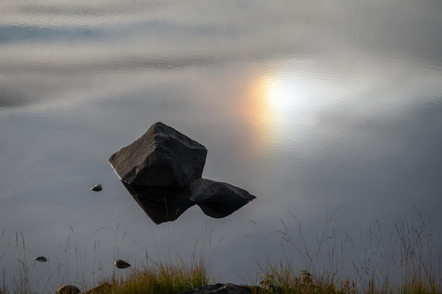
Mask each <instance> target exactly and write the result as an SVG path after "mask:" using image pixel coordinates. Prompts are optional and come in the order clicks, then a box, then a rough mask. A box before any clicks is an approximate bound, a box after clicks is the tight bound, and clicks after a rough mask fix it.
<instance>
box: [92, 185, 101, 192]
mask: <svg viewBox="0 0 442 294" xmlns="http://www.w3.org/2000/svg"><path fill="white" fill-rule="evenodd" d="M91 190H92V191H95V192H99V191H101V190H103V186H102V185H101V184H97V185H95V186H93V187H92V188H91Z"/></svg>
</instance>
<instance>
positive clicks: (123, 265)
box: [114, 259, 131, 268]
mask: <svg viewBox="0 0 442 294" xmlns="http://www.w3.org/2000/svg"><path fill="white" fill-rule="evenodd" d="M114 264H115V266H116V267H118V268H128V267H130V266H131V265H130V264H129V263H128V262H126V261H124V260H122V259H117V260H115V261H114Z"/></svg>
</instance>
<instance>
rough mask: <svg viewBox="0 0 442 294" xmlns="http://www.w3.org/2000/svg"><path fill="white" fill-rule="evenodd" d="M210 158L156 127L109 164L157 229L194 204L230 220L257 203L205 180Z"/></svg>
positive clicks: (194, 144)
mask: <svg viewBox="0 0 442 294" xmlns="http://www.w3.org/2000/svg"><path fill="white" fill-rule="evenodd" d="M206 156H207V149H206V148H205V147H204V146H203V145H201V144H199V143H198V142H196V141H193V140H192V139H190V138H189V137H187V136H185V135H183V134H181V133H180V132H178V131H176V130H175V129H173V128H171V127H169V126H167V125H165V124H163V123H160V122H157V123H154V124H153V125H152V126H151V127H150V128H149V130H147V132H146V133H145V134H144V135H143V136H142V137H141V138H139V139H138V140H136V141H135V142H133V143H132V144H131V145H129V146H127V147H124V148H122V149H121V150H120V151H118V152H117V153H115V154H113V155H112V156H111V157H110V158H109V163H110V164H111V166H112V167H113V168H114V170H115V172H116V173H117V175H118V176H119V177H120V179H121V181H122V182H123V184H124V186H125V187H126V188H127V190H128V191H129V193H130V194H131V195H132V197H133V198H134V199H135V201H137V203H138V204H139V205H140V206H141V208H142V209H143V210H144V211H145V212H146V214H147V215H148V216H149V217H150V218H151V219H152V220H153V221H154V222H155V223H156V224H160V223H163V222H168V221H174V220H176V219H177V218H178V217H179V216H180V215H182V214H183V213H184V211H186V210H187V209H188V208H189V207H191V206H193V205H195V204H197V205H198V206H199V207H200V208H201V209H202V210H203V212H204V213H205V214H206V215H209V216H211V217H215V218H221V217H226V216H228V215H229V214H231V213H233V212H234V211H236V210H238V209H239V208H241V207H242V206H244V205H245V204H247V203H248V202H249V201H251V200H253V199H255V198H256V197H255V196H253V195H251V194H250V193H249V192H247V191H246V190H243V189H241V188H238V187H235V186H233V185H230V184H227V183H222V182H216V181H212V180H207V179H202V178H201V175H202V172H203V168H204V164H205V162H206Z"/></svg>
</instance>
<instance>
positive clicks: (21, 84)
mask: <svg viewBox="0 0 442 294" xmlns="http://www.w3.org/2000/svg"><path fill="white" fill-rule="evenodd" d="M441 14H442V5H441V4H440V2H438V1H418V2H417V1H407V0H406V1H405V2H404V1H403V0H401V1H393V0H392V1H387V2H385V1H370V2H369V3H368V2H367V1H356V2H353V3H347V2H344V1H338V2H335V3H334V4H333V5H332V4H330V3H326V2H324V3H321V4H318V3H314V4H313V3H310V2H304V1H291V0H290V1H282V2H280V3H279V4H278V5H273V4H271V3H269V2H268V1H234V2H230V1H211V2H207V1H196V0H195V1H188V2H186V3H184V2H183V3H181V2H176V1H146V2H144V3H140V2H138V1H129V2H127V1H126V2H124V3H122V2H119V1H111V2H108V1H94V2H90V1H67V2H66V1H65V2H64V3H60V2H59V1H45V3H36V2H35V1H20V2H16V1H2V2H1V3H0V135H1V141H0V187H1V189H0V230H3V228H4V230H3V231H4V233H3V234H2V235H1V236H2V237H1V238H0V277H6V278H5V281H6V282H5V283H6V284H10V283H12V278H13V276H14V275H15V276H17V275H18V274H19V269H20V266H21V265H22V263H20V262H17V259H19V260H21V261H23V260H24V261H26V264H27V265H28V267H29V268H30V272H32V276H31V283H33V284H38V285H37V286H36V289H38V291H47V292H50V291H52V289H53V288H55V286H58V285H59V284H60V283H74V284H75V283H76V284H81V285H84V284H89V285H90V284H93V283H95V282H96V281H98V280H99V279H100V277H103V276H108V275H109V274H111V273H112V271H113V270H115V269H114V267H113V266H112V262H113V260H114V259H115V258H122V259H124V260H127V261H128V262H129V263H131V264H132V265H134V266H135V267H137V266H143V265H145V264H146V263H147V264H148V263H149V262H154V261H156V260H159V259H163V260H164V259H165V260H167V259H172V260H173V259H174V258H175V257H176V256H177V255H178V256H179V257H180V258H187V257H191V256H192V254H193V253H194V252H195V250H199V249H201V247H202V249H201V251H202V252H203V253H204V254H207V256H208V257H209V258H210V260H211V261H212V265H213V269H214V270H215V274H216V275H217V277H218V279H217V280H219V281H231V282H238V281H239V282H244V279H243V278H244V276H247V275H253V273H254V272H256V271H258V270H259V265H258V264H257V260H258V261H260V262H265V261H264V260H261V258H262V257H272V258H274V259H275V260H277V259H279V258H283V257H284V254H286V253H287V252H290V246H287V245H288V244H287V243H286V242H285V241H284V240H283V239H282V238H281V236H280V234H278V233H275V232H277V231H281V230H282V229H283V226H282V223H281V222H283V223H284V224H285V225H286V227H287V228H288V229H289V230H291V231H292V232H294V233H295V232H296V231H297V228H298V224H297V222H296V221H295V220H294V217H293V216H295V217H296V219H297V220H298V221H299V222H301V223H302V226H303V228H304V233H305V235H306V238H307V239H308V240H307V242H308V243H309V244H310V245H312V246H313V245H314V244H315V242H316V238H315V236H316V235H318V234H321V233H322V229H323V227H324V218H325V216H326V211H327V213H328V214H329V215H330V214H331V212H332V211H334V210H335V209H336V208H338V207H339V209H338V210H337V211H336V213H335V214H334V219H333V222H332V224H331V225H332V226H333V228H334V230H335V234H336V237H337V240H338V242H339V241H340V240H344V239H346V236H352V238H353V240H363V238H360V235H361V234H362V232H369V231H370V228H375V227H377V226H378V225H377V224H378V223H380V224H381V227H382V229H383V231H384V235H389V233H390V232H391V231H392V230H394V223H395V222H397V221H398V220H401V219H404V218H405V219H409V220H410V219H419V216H418V214H417V212H416V209H415V207H416V208H417V209H418V210H419V211H420V212H421V213H422V214H423V215H425V216H429V217H431V219H432V223H433V230H434V233H435V234H434V235H435V236H440V233H441V231H442V227H441V225H440V224H442V217H441V214H440V212H439V210H440V208H441V207H442V202H441V198H440V191H441V184H440V178H441V177H442V168H441V167H442V157H441V156H440V150H442V129H441V128H440V126H442V83H441V80H442V67H441V65H442V54H441V52H442V41H441V38H440V27H441V19H442V18H441ZM156 121H162V122H164V123H166V124H168V125H170V126H172V127H174V128H176V129H177V130H179V131H180V132H182V133H184V134H186V135H188V136H189V137H191V138H192V139H194V140H196V141H198V142H200V143H201V144H203V145H205V146H206V147H207V149H208V157H207V162H206V166H205V169H204V174H203V177H205V178H209V179H213V180H217V181H223V182H228V183H231V184H233V185H235V186H239V187H242V188H244V189H246V190H248V191H249V192H250V193H251V194H253V195H256V196H257V197H258V198H257V199H255V200H254V201H252V202H251V203H249V204H248V205H246V206H245V207H243V208H242V209H241V210H239V211H236V212H234V213H233V214H232V215H229V216H228V217H226V218H224V219H221V220H218V219H210V218H208V217H206V216H205V215H204V214H203V213H201V211H200V210H199V209H198V208H196V207H192V208H189V209H188V210H186V212H185V213H183V214H182V215H181V216H180V218H179V219H178V220H177V221H176V222H174V223H164V224H161V225H156V224H154V223H153V222H152V221H151V220H150V219H149V218H148V217H147V216H146V215H145V213H144V212H143V211H142V209H141V208H140V207H139V206H138V205H137V203H136V202H135V201H134V200H133V199H132V197H131V196H130V194H129V193H128V192H127V191H126V190H125V188H124V187H123V186H122V185H121V183H120V182H119V180H118V177H117V176H116V175H115V174H114V172H113V170H112V168H111V167H110V166H109V164H108V163H107V160H108V158H109V156H110V155H111V154H113V153H114V152H116V151H118V150H119V149H120V148H122V147H123V146H126V145H128V144H130V143H131V142H132V141H134V140H135V139H137V138H138V137H139V136H141V135H142V134H143V133H144V132H145V131H146V130H147V128H148V127H149V126H150V125H151V124H152V123H154V122H156ZM97 183H101V184H102V185H103V188H104V189H103V191H101V192H99V193H94V192H91V191H90V190H89V188H90V187H91V186H93V185H95V184H97ZM22 234H23V235H22ZM22 236H23V238H24V241H25V242H24V243H25V248H24V250H22V249H20V248H21V247H23V246H22V245H23V242H22V240H21V238H22ZM195 243H198V246H201V247H198V246H197V248H196V249H195ZM362 243H363V246H361V248H360V249H361V251H363V252H365V253H366V252H371V251H370V250H372V249H373V248H370V247H369V245H366V243H364V242H362ZM367 244H368V243H367ZM366 247H368V249H367V248H366ZM364 250H365V251H364ZM78 252H79V253H78ZM146 252H147V255H148V257H147V260H146ZM3 253H4V254H3ZM365 253H364V254H365ZM78 254H80V255H78ZM37 255H46V256H48V257H49V263H47V264H36V263H34V262H33V261H32V257H34V256H37ZM349 255H351V254H349ZM299 266H300V267H302V266H303V264H301V265H299ZM346 270H347V271H349V272H350V273H351V271H352V267H351V266H350V267H348V268H346ZM39 281H44V282H39ZM0 285H1V284H0Z"/></svg>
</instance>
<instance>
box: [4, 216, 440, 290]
mask: <svg viewBox="0 0 442 294" xmlns="http://www.w3.org/2000/svg"><path fill="white" fill-rule="evenodd" d="M416 211H417V216H418V217H417V219H414V220H413V219H411V220H402V221H399V222H397V223H396V224H395V225H394V229H393V231H392V232H391V233H388V234H384V233H383V231H382V229H381V226H380V224H379V223H377V228H376V229H371V228H370V230H369V231H368V234H367V236H365V237H364V238H360V241H359V244H358V242H355V241H353V240H352V238H351V237H350V236H345V238H342V237H339V236H337V235H336V233H335V230H334V229H333V228H332V227H331V225H330V224H331V223H332V220H333V218H334V214H335V212H336V211H333V213H332V214H331V215H328V213H326V217H325V225H324V229H323V231H322V232H318V234H315V238H316V239H315V241H316V243H315V244H316V245H314V246H312V245H311V244H312V243H311V242H309V240H306V238H305V236H304V232H303V230H302V227H301V225H300V223H299V222H297V220H296V218H295V217H294V216H293V217H294V220H295V222H296V223H297V224H298V225H297V226H296V225H293V224H291V225H290V226H288V225H286V223H284V222H283V221H281V227H282V229H281V230H279V231H277V232H275V233H276V234H279V237H280V240H281V242H282V243H283V244H284V245H285V248H286V250H285V251H284V252H285V254H284V256H283V257H282V258H281V257H279V259H278V260H275V259H272V258H271V254H269V255H268V256H267V258H266V259H265V260H261V261H262V262H263V264H261V265H260V270H259V271H258V272H256V273H255V274H254V276H252V278H251V279H250V280H249V281H248V282H245V284H249V285H251V286H252V287H251V289H252V293H272V294H273V293H306V294H308V293H343V294H346V293H349V294H350V293H351V294H353V293H373V294H374V293H388V294H390V293H391V294H393V293H397V294H408V293H410V294H414V293H432V294H433V293H442V287H441V282H442V262H441V261H442V251H441V247H440V242H439V240H438V239H437V236H434V235H433V234H432V228H431V222H430V220H429V219H427V218H424V217H423V215H422V214H421V213H420V212H419V211H418V210H417V209H416ZM72 231H73V230H72ZM73 234H74V233H73ZM3 235H4V229H3V231H2V232H1V234H0V242H1V241H2V238H3ZM272 236H273V237H274V235H272ZM15 237H16V238H15V239H16V240H15V245H16V251H17V257H16V258H15V260H16V261H17V262H18V264H19V265H20V271H19V275H18V276H17V277H14V279H13V281H12V283H10V284H8V285H6V284H5V279H4V278H5V277H4V276H3V277H0V280H1V281H0V294H8V293H35V291H34V289H30V288H31V286H30V285H31V283H30V280H31V279H32V273H33V272H34V268H33V265H32V264H27V263H26V260H27V256H26V248H25V242H24V236H23V234H21V233H20V234H19V233H16V236H15ZM75 246H76V247H75V252H77V251H80V250H77V247H78V244H77V243H76V245H75ZM364 248H366V249H368V250H366V251H364V250H361V249H364ZM203 249H204V248H202V249H199V250H202V251H204V250H203ZM199 250H197V251H199ZM361 252H362V255H361ZM4 256H5V253H2V254H0V261H1V260H2V258H4ZM76 256H77V257H76V258H77V260H78V258H79V257H78V255H76ZM193 256H194V257H193V258H192V259H191V260H190V261H185V260H184V259H180V258H177V260H172V261H170V262H167V263H164V262H154V261H153V260H151V259H150V262H148V263H146V264H148V265H146V266H144V267H139V266H138V267H135V266H133V267H131V268H129V269H127V270H124V271H123V272H120V271H118V270H117V271H114V274H113V275H112V276H110V277H104V278H101V279H99V282H105V283H108V284H110V285H111V288H110V290H109V289H107V290H104V291H102V292H101V293H115V294H119V293H125V294H126V293H127V294H131V293H143V294H148V293H160V294H161V293H165V294H168V293H179V292H181V291H187V290H191V289H195V288H198V287H200V286H203V285H207V284H213V283H216V282H217V281H216V280H213V279H212V278H211V277H210V275H209V273H210V272H212V270H213V269H216V265H214V264H207V263H206V260H204V258H203V257H201V256H202V255H201V254H198V252H196V253H195V254H194V255H193ZM196 256H198V257H196ZM261 261H259V262H261ZM54 274H59V275H61V276H63V271H62V269H61V267H60V266H59V267H57V268H55V269H53V272H52V271H51V276H52V275H54ZM3 275H4V272H3ZM95 282H96V280H95ZM95 282H94V283H95ZM99 282H98V283H97V284H99ZM42 283H43V287H42V289H43V290H38V289H37V292H42V293H52V291H53V290H52V289H54V287H53V285H52V284H51V282H50V281H49V280H48V281H42ZM89 286H90V287H89ZM93 286H95V285H89V284H88V285H87V286H84V285H83V289H85V288H92V287H93ZM258 290H259V291H258ZM94 293H100V292H94Z"/></svg>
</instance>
